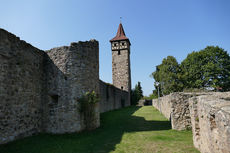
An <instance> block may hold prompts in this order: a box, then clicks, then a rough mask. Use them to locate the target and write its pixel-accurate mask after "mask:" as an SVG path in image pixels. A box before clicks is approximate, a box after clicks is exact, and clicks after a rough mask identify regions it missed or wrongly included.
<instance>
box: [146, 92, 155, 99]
mask: <svg viewBox="0 0 230 153" xmlns="http://www.w3.org/2000/svg"><path fill="white" fill-rule="evenodd" d="M143 98H144V99H146V100H151V99H156V98H157V95H155V94H153V93H152V94H150V95H149V96H144V97H143Z"/></svg>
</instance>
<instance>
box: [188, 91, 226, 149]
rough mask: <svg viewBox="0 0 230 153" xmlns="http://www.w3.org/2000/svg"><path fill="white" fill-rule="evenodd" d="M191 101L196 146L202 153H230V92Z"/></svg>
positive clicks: (195, 98) (200, 97)
mask: <svg viewBox="0 0 230 153" xmlns="http://www.w3.org/2000/svg"><path fill="white" fill-rule="evenodd" d="M189 101H190V102H189V103H190V113H191V122H192V131H193V143H194V146H195V147H196V148H198V149H199V150H200V151H201V152H202V153H206V152H208V153H217V152H218V153H229V152H230V92H227V93H215V94H213V95H209V96H199V97H194V98H191V99H189Z"/></svg>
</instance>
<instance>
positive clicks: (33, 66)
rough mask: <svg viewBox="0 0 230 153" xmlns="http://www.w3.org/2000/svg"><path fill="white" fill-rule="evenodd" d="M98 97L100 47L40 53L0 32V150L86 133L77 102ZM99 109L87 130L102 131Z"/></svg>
mask: <svg viewBox="0 0 230 153" xmlns="http://www.w3.org/2000/svg"><path fill="white" fill-rule="evenodd" d="M87 91H95V92H96V93H97V94H99V46H98V42H97V41H95V40H91V41H88V42H78V43H72V44H71V45H70V46H64V47H59V48H54V49H51V50H50V51H47V52H44V51H41V50H39V49H37V48H35V47H33V46H31V45H30V44H28V43H26V42H25V41H22V40H20V39H19V38H17V37H16V36H15V35H13V34H11V33H9V32H7V31H5V30H3V29H0V144H1V143H6V142H9V141H12V140H15V139H18V138H23V137H25V136H29V135H32V134H36V133H39V132H41V131H43V132H49V133H66V132H76V131H81V130H83V129H85V124H84V122H83V120H84V116H83V115H81V114H79V109H78V101H77V99H78V98H80V97H81V96H82V95H83V94H85V93H86V92H87ZM99 115H100V110H99V104H98V105H96V107H95V116H96V118H95V120H94V121H92V125H91V128H96V127H98V126H99V125H100V117H99Z"/></svg>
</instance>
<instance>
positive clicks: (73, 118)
mask: <svg viewBox="0 0 230 153" xmlns="http://www.w3.org/2000/svg"><path fill="white" fill-rule="evenodd" d="M47 54H48V56H49V58H48V60H47V62H46V63H47V64H46V66H47V67H46V72H45V74H46V75H47V92H48V95H47V96H48V97H47V103H46V106H45V107H44V108H45V114H47V115H45V116H47V117H46V120H45V122H44V123H45V124H44V125H45V127H44V128H45V130H46V131H47V132H51V133H66V132H76V131H81V130H83V129H85V125H84V122H83V121H84V116H82V115H81V114H80V113H79V111H78V109H79V106H78V102H77V99H78V98H80V97H81V96H82V95H83V94H85V93H86V92H88V91H95V92H96V93H97V94H98V95H99V48H98V42H97V41H96V40H91V41H88V42H78V43H71V45H70V46H64V47H58V48H53V49H51V50H49V51H47ZM49 59H50V60H49ZM95 114H96V119H95V121H94V123H92V124H93V127H95V128H96V127H98V126H99V125H100V117H99V116H100V113H99V105H97V106H96V108H95Z"/></svg>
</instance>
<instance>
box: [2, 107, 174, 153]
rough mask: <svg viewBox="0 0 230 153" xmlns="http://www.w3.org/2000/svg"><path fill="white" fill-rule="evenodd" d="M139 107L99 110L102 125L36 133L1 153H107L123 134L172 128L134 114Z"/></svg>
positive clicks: (12, 144)
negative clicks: (84, 128) (53, 133)
mask: <svg viewBox="0 0 230 153" xmlns="http://www.w3.org/2000/svg"><path fill="white" fill-rule="evenodd" d="M139 108H140V107H137V106H131V107H127V108H123V109H120V110H115V111H111V112H106V113H103V114H101V127H100V128H98V129H96V130H93V131H85V132H81V133H75V134H63V135H51V134H39V135H37V136H32V137H29V138H25V139H22V140H18V141H15V142H12V143H9V144H6V145H0V153H81V152H89V153H91V152H92V153H96V152H100V153H106V152H110V151H113V150H115V146H116V144H119V143H120V141H121V139H122V135H123V134H124V133H129V132H138V131H159V130H168V129H171V124H170V122H169V121H160V120H159V121H146V120H145V119H144V118H143V117H138V116H133V113H134V112H136V111H137V110H138V109H139Z"/></svg>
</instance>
